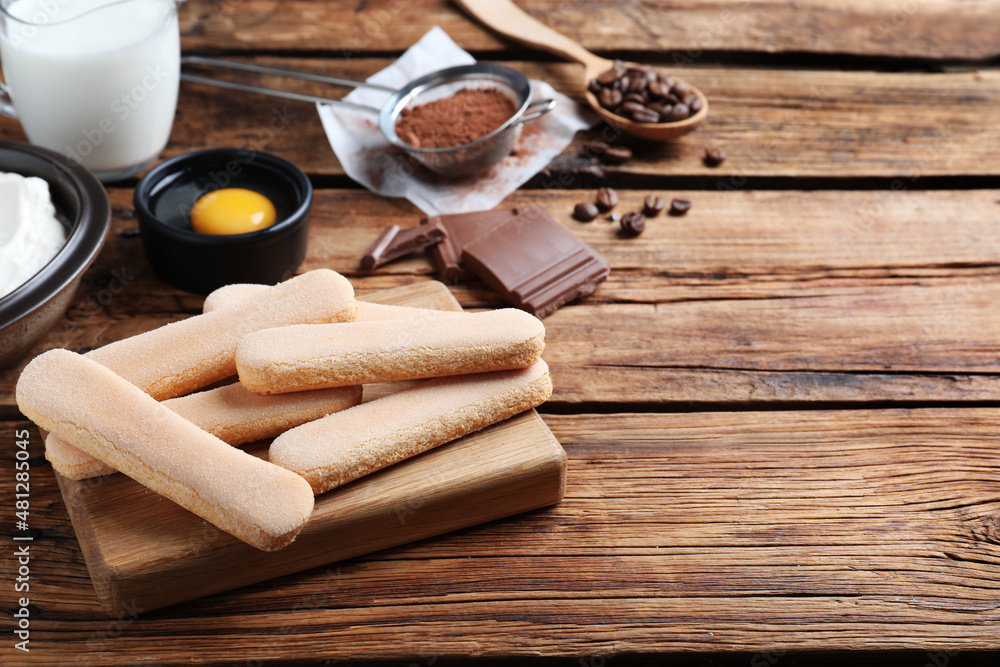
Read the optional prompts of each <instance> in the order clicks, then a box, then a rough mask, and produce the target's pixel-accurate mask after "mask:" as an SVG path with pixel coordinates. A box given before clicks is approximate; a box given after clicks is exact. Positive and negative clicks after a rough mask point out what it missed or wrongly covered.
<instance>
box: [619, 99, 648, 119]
mask: <svg viewBox="0 0 1000 667" xmlns="http://www.w3.org/2000/svg"><path fill="white" fill-rule="evenodd" d="M636 111H649V109H647V108H646V107H644V106H643V105H642V104H637V103H635V102H624V103H623V104H622V105H621V106H620V107H618V112H619V113H620V114H622V115H625V116H631V115H632V114H634V113H635V112H636Z"/></svg>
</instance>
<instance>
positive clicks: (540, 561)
mask: <svg viewBox="0 0 1000 667" xmlns="http://www.w3.org/2000/svg"><path fill="white" fill-rule="evenodd" d="M545 419H546V422H547V423H548V425H549V427H550V428H551V429H552V431H553V433H554V435H555V436H556V437H557V438H558V439H559V440H560V441H561V442H562V443H563V444H564V446H565V448H566V450H567V452H568V453H569V457H570V458H569V473H568V483H567V490H566V497H565V499H564V500H563V502H562V503H560V504H559V505H557V506H556V507H554V508H549V509H545V510H540V511H537V512H533V513H531V514H528V515H525V516H523V517H520V518H518V519H517V520H512V521H503V522H497V523H493V524H487V525H484V526H480V527H477V528H473V529H469V530H465V531H461V532H459V533H454V534H451V535H449V536H447V537H444V538H438V539H434V540H429V541H424V542H420V543H416V544H413V545H408V546H404V547H398V548H395V549H390V550H387V551H383V552H380V553H379V554H376V555H374V556H372V557H369V558H362V559H356V560H353V561H348V562H345V563H343V564H341V565H340V566H339V567H332V568H319V569H315V570H311V571H309V572H306V573H302V574H299V575H295V576H290V577H285V578H282V579H280V580H277V581H275V582H271V583H268V584H260V585H255V586H250V587H247V588H244V589H241V590H239V591H235V592H232V593H229V594H223V595H218V596H213V597H211V598H207V599H205V600H202V601H199V602H195V603H188V604H183V605H179V606H176V607H173V608H171V609H165V610H161V611H159V612H153V613H148V614H142V615H139V616H130V615H127V614H126V615H124V616H123V617H122V619H120V620H119V621H115V622H112V623H111V624H109V623H108V620H107V618H106V617H104V616H103V612H102V611H101V610H100V608H99V606H98V603H97V601H96V599H95V598H94V596H93V591H92V589H91V588H90V583H89V580H88V579H87V577H86V574H85V571H84V569H83V564H82V562H81V560H80V557H79V554H78V553H77V552H76V547H75V543H74V541H73V539H72V536H71V534H69V533H68V518H67V516H66V514H65V510H64V509H63V508H62V506H61V502H60V500H59V496H58V490H57V488H56V484H55V481H54V479H53V474H52V473H51V471H50V469H49V468H48V467H47V466H46V465H44V464H42V463H39V465H38V466H36V467H35V468H33V469H32V482H33V484H32V494H33V495H32V507H33V508H36V507H37V508H39V511H40V513H41V515H40V516H38V517H37V518H34V519H33V527H34V528H35V529H36V530H37V531H38V532H37V533H36V541H35V542H34V543H33V544H32V550H33V551H32V554H33V560H32V567H33V570H32V572H33V578H32V595H33V603H34V604H36V605H37V608H36V610H35V612H36V613H35V620H34V624H33V625H32V627H33V630H34V634H33V635H32V639H33V642H37V644H35V643H33V644H32V648H33V651H32V654H31V656H30V659H31V660H32V661H38V662H40V663H41V662H44V663H45V664H54V663H56V662H59V661H60V659H61V660H62V661H63V662H65V661H66V660H67V659H69V658H71V657H72V656H73V655H75V654H77V653H78V652H80V651H87V654H88V658H89V660H91V661H92V664H131V661H134V660H137V659H138V658H139V657H141V658H142V659H143V660H145V661H146V662H155V663H174V662H178V663H179V662H184V661H187V660H194V659H197V660H198V661H201V662H203V663H205V664H223V663H225V664H231V663H232V662H233V661H234V660H244V659H261V660H267V659H279V658H280V659H286V660H288V659H319V658H320V657H322V658H323V659H326V660H341V659H343V660H349V659H361V658H364V659H368V660H379V659H381V660H400V661H405V660H407V659H412V657H413V656H414V655H433V656H438V657H448V656H452V657H455V656H460V655H468V654H470V653H473V652H474V653H475V654H476V655H478V656H480V657H483V658H507V659H513V658H514V657H516V656H528V655H542V656H554V655H563V656H574V657H584V656H593V655H605V656H606V657H611V656H613V655H614V654H623V653H629V652H643V653H645V652H652V651H678V650H704V651H720V650H722V651H732V650H746V651H756V650H769V649H773V650H795V649H798V650H816V649H827V650H829V649H863V648H866V649H886V648H899V649H902V648H908V649H919V650H924V651H928V650H951V649H957V648H964V649H973V648H979V649H994V650H995V649H998V648H1000V644H998V637H1000V606H998V605H997V602H996V598H997V591H998V590H1000V528H998V525H1000V524H998V521H1000V494H998V493H997V489H996V484H995V479H996V476H997V472H998V468H1000V454H998V452H997V449H996V447H995V430H996V423H997V421H998V419H1000V410H996V409H923V410H885V411H873V410H858V411H804V412H768V413H760V412H756V413H755V412H747V413H701V414H623V415H587V414H582V415H571V416H555V415H549V416H547V417H546V418H545ZM23 426H25V424H24V423H20V422H4V423H3V424H2V427H0V443H2V444H0V448H2V451H3V452H4V455H5V457H9V456H10V455H11V453H12V447H13V436H12V429H14V428H17V427H23ZM31 449H32V452H33V453H34V454H35V455H36V457H38V456H39V455H40V453H41V443H40V442H38V441H36V440H34V439H33V442H32V444H31ZM36 460H39V459H37V458H36ZM3 484H4V485H5V486H9V485H10V484H11V480H9V479H7V480H5V481H4V482H3ZM36 484H37V486H36ZM8 491H9V489H8ZM417 511H418V512H419V509H418V510H417ZM33 516H34V515H33ZM10 561H11V559H5V561H4V563H5V565H4V567H5V568H8V569H9V567H10V565H9V563H10ZM36 587H37V588H36ZM116 624H117V625H116ZM234 632H235V633H238V635H239V638H238V641H235V640H234V641H225V640H224V639H223V638H224V637H226V636H228V635H229V634H231V633H234ZM119 635H120V636H119ZM921 664H922V663H921Z"/></svg>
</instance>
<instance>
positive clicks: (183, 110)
mask: <svg viewBox="0 0 1000 667" xmlns="http://www.w3.org/2000/svg"><path fill="white" fill-rule="evenodd" d="M248 60H252V61H253V62H258V63H261V64H266V65H271V66H278V67H286V68H292V69H300V70H304V71H312V72H318V73H323V74H332V75H341V76H347V77H349V78H365V77H366V76H369V75H371V74H372V73H374V72H376V71H378V70H380V69H382V68H383V67H385V66H387V65H388V64H389V62H390V60H388V59H379V58H376V59H367V58H365V59H352V60H347V61H337V60H321V59H298V58H273V57H260V58H252V59H248ZM504 64H507V65H510V66H512V67H514V68H515V69H519V70H521V71H523V72H524V73H525V74H527V75H529V76H530V77H532V78H537V79H542V80H546V81H548V82H549V83H551V84H552V85H553V86H554V87H555V88H556V89H557V90H559V91H562V92H564V93H566V94H568V95H570V96H572V97H574V98H575V99H577V100H578V101H581V102H582V100H583V89H582V82H581V81H580V71H581V70H580V68H579V66H577V65H568V64H562V63H524V62H509V61H506V62H504ZM681 73H682V75H683V77H684V78H685V79H687V80H689V81H690V82H691V83H693V84H694V85H696V86H698V87H699V88H700V89H701V90H702V91H704V92H705V94H706V95H708V97H709V99H710V100H711V112H710V115H709V118H708V120H707V121H706V123H705V124H704V125H703V127H701V128H700V129H699V130H698V131H696V132H693V133H692V134H690V135H686V136H684V137H681V138H679V139H677V140H676V141H673V142H667V143H661V144H656V143H651V142H646V141H641V140H634V139H627V138H618V137H616V135H615V133H614V132H611V131H610V129H606V126H604V127H599V128H598V129H596V130H594V131H589V132H581V133H579V134H578V135H577V137H576V141H575V142H574V143H573V144H572V145H571V146H570V147H568V148H567V149H566V150H565V151H564V152H563V153H562V154H561V155H560V156H558V157H557V158H556V159H555V161H554V162H553V163H552V164H551V165H550V167H549V171H548V173H543V174H541V175H539V176H538V177H537V178H536V179H535V182H534V185H535V187H538V188H542V189H546V188H559V189H566V188H572V187H583V186H584V184H585V183H586V181H584V180H582V179H583V178H584V177H585V176H586V177H587V178H588V179H589V180H590V181H593V180H594V179H595V178H596V179H605V180H606V181H607V182H609V183H611V184H618V185H623V186H624V185H627V184H628V183H629V182H630V179H632V178H634V177H637V176H641V177H642V178H643V179H644V180H645V181H652V182H653V183H657V182H659V183H662V184H663V187H668V185H667V184H668V183H669V178H670V177H672V176H693V177H701V178H707V179H709V182H710V185H709V187H710V189H716V190H720V189H721V190H733V189H737V190H738V189H741V188H743V187H744V186H745V183H746V179H747V178H750V177H771V178H774V177H787V178H821V177H828V178H845V179H854V178H861V177H880V178H890V179H897V178H898V179H899V184H898V185H895V186H894V187H897V188H913V187H920V182H921V179H922V178H927V177H934V176H991V175H997V174H1000V164H998V162H997V160H995V159H994V156H993V152H992V148H993V146H995V145H997V143H998V142H1000V129H998V128H1000V72H997V71H996V70H992V69H984V70H982V71H967V72H949V73H937V74H927V73H894V72H871V71H853V72H837V71H818V70H795V69H749V68H739V67H725V68H719V67H687V68H684V69H683V71H682V72H681ZM232 78H233V79H234V80H246V81H249V80H250V79H247V78H246V77H242V76H234V77H232ZM259 82H260V83H261V84H262V85H265V86H269V87H274V86H280V85H288V84H287V82H283V81H281V80H279V79H277V78H275V77H262V78H261V79H259ZM293 88H294V89H295V90H301V91H302V92H308V93H311V94H316V95H327V96H330V95H333V96H334V97H339V96H340V95H341V94H342V93H341V91H339V90H336V89H331V88H330V87H329V86H323V85H320V84H305V85H294V86H293ZM876 119H877V120H876ZM600 136H604V137H605V138H608V139H610V140H611V141H612V142H621V143H623V144H627V145H629V146H631V147H632V149H633V150H634V151H635V153H636V157H635V158H634V159H633V160H631V161H629V162H628V163H626V164H625V165H622V166H620V167H608V166H606V165H603V164H602V163H601V161H600V160H599V159H598V157H597V156H595V155H594V154H593V153H592V152H591V151H589V150H587V149H585V147H584V146H585V144H586V143H587V142H588V141H590V140H591V139H593V138H597V137H600ZM23 138H24V135H23V133H22V132H21V129H20V126H19V125H18V124H17V121H15V120H13V119H9V118H0V139H12V140H23ZM707 145H715V146H719V147H721V148H723V149H724V150H725V152H726V154H727V158H726V161H725V162H724V163H723V164H722V166H720V167H717V168H713V167H708V166H706V165H705V164H704V163H703V162H702V157H703V155H704V151H705V147H706V146H707ZM226 146H229V147H239V148H253V149H258V150H266V151H268V152H271V153H275V154H277V155H280V156H282V157H285V158H287V159H289V160H291V161H292V162H294V163H295V164H297V165H299V166H300V167H302V168H303V169H304V170H305V171H306V172H308V173H309V174H311V175H315V176H335V177H344V171H343V167H342V166H341V165H340V163H339V162H338V161H337V158H336V157H335V156H334V154H333V150H332V149H331V148H330V144H329V141H328V140H327V138H326V135H325V134H324V133H323V128H322V125H321V124H320V121H319V116H318V114H317V113H316V109H315V107H314V106H313V105H311V104H305V103H300V102H286V101H283V100H275V99H273V98H268V97H262V96H259V95H251V94H234V93H232V92H231V91H223V90H219V89H215V88H210V87H207V86H203V85H196V84H184V85H183V86H182V89H181V104H180V106H179V108H178V112H177V115H176V119H175V122H174V127H173V131H172V133H171V140H170V144H169V145H168V146H167V148H166V150H165V151H164V153H163V157H172V156H175V155H179V154H181V153H185V152H188V151H192V150H199V149H203V148H217V147H226Z"/></svg>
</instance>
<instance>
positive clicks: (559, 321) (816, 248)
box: [0, 189, 1000, 414]
mask: <svg viewBox="0 0 1000 667" xmlns="http://www.w3.org/2000/svg"><path fill="white" fill-rule="evenodd" d="M648 193H649V191H645V190H639V191H631V192H629V191H623V192H622V203H621V204H619V207H620V208H621V209H622V210H627V209H628V208H629V207H636V206H638V205H639V203H640V202H641V200H642V198H643V197H644V196H645V195H646V194H648ZM660 194H663V195H664V196H666V197H668V198H669V197H671V196H674V195H677V194H683V196H686V197H689V198H690V199H691V200H692V201H693V202H694V205H693V207H692V209H691V211H690V212H689V213H688V214H687V215H686V216H684V217H669V216H663V217H660V218H657V219H653V220H651V221H650V223H649V225H648V228H647V230H646V232H645V233H644V234H643V235H642V236H640V237H639V238H637V239H631V240H630V239H623V238H620V237H618V236H617V234H616V233H615V226H614V225H612V224H610V223H608V222H605V221H600V220H598V221H595V222H592V223H579V222H576V221H574V220H572V219H571V218H570V211H571V210H572V208H573V205H574V204H575V203H576V202H578V201H581V200H583V199H586V198H589V197H592V196H593V192H592V191H569V192H556V191H552V192H548V193H546V194H545V195H544V196H539V195H538V194H537V193H532V192H522V193H519V194H517V195H515V196H513V197H511V198H510V199H509V200H508V201H509V203H510V204H512V205H518V204H522V205H523V204H531V203H542V204H544V205H545V206H546V207H547V208H548V209H549V210H550V211H551V212H552V213H553V214H554V215H555V217H556V219H558V220H560V221H561V222H563V223H564V224H565V225H567V227H568V228H569V229H570V230H571V231H573V232H574V233H575V234H577V235H578V236H579V237H580V238H581V239H583V240H584V241H586V242H587V243H589V244H591V245H592V246H593V247H595V248H596V249H597V250H598V251H599V252H601V253H602V254H604V255H605V256H606V257H607V258H608V259H609V261H610V263H611V265H612V273H611V276H610V278H609V279H608V281H607V282H605V283H603V284H601V285H600V286H599V288H598V289H597V291H596V292H595V293H594V294H593V295H592V296H590V297H588V298H587V299H585V300H583V301H581V302H578V303H577V304H573V305H571V306H568V307H565V308H563V309H561V310H560V311H558V312H557V313H555V314H554V315H552V316H550V317H548V318H546V320H545V323H546V328H547V349H546V353H545V358H546V359H547V360H548V361H549V363H550V364H551V365H552V367H553V378H554V382H555V394H554V396H553V399H552V401H551V403H550V405H557V404H560V403H589V402H603V401H607V402H609V403H614V404H622V403H631V404H636V403H640V404H641V403H658V404H687V403H690V402H697V403H722V404H730V403H735V404H754V403H797V402H803V403H816V402H842V401H851V402H854V401H872V400H875V401H906V402H920V401H995V400H996V399H997V396H998V391H997V390H998V386H997V382H998V377H997V373H998V372H1000V367H998V363H1000V362H998V361H997V360H998V358H1000V355H998V354H997V341H998V340H1000V319H998V318H997V314H996V308H995V303H996V302H997V300H998V299H1000V269H998V267H1000V240H998V238H997V236H996V234H995V233H994V229H993V228H994V226H995V219H996V215H997V213H998V212H1000V205H998V203H997V202H998V201H1000V191H996V190H981V191H961V192H948V191H944V192H940V191H932V192H906V191H900V192H897V193H891V192H863V191H859V192H843V191H837V192H790V191H777V192H765V191H757V192H752V191H751V192H688V193H677V192H669V191H662V192H660ZM130 197H131V194H130V191H128V190H120V189H113V190H112V199H113V202H114V209H115V211H116V213H115V218H114V229H113V231H112V235H111V237H110V238H109V241H108V243H107V245H106V246H105V249H104V251H103V252H102V255H101V257H100V259H99V260H98V261H97V262H96V263H95V265H94V266H93V267H92V268H91V270H90V271H89V272H88V274H87V276H86V279H85V280H84V285H83V287H82V289H81V291H80V293H79V295H78V296H77V298H76V300H75V301H74V304H73V306H72V307H71V308H70V310H69V311H68V313H67V315H66V316H65V317H64V318H63V320H61V321H60V323H59V324H58V325H57V327H56V329H55V330H54V331H53V332H52V333H51V334H50V335H49V336H48V338H47V339H46V340H45V341H43V343H41V344H40V345H39V346H38V347H37V348H36V349H35V350H33V351H32V352H31V354H32V355H34V354H37V353H39V352H41V351H43V350H45V349H48V348H51V347H55V346H62V347H69V348H71V349H77V350H84V349H90V348H94V347H99V346H100V345H103V344H105V343H108V342H110V341H113V340H118V339H120V338H124V337H126V336H129V335H133V334H135V333H139V332H141V331H146V330H148V329H151V328H153V327H155V326H160V325H162V324H165V323H167V322H170V321H174V320H177V319H181V318H183V317H187V316H189V315H191V314H194V313H197V312H199V311H200V309H201V302H202V299H201V297H198V296H196V295H192V294H186V293H183V292H179V291H177V290H174V289H172V288H170V287H169V286H167V285H165V284H164V283H163V282H162V281H160V280H159V279H158V278H156V276H155V275H154V274H153V273H152V271H151V269H150V268H149V266H148V264H147V263H146V261H145V257H144V255H143V253H142V249H141V241H140V239H138V238H134V237H130V238H123V237H121V236H120V232H121V231H123V230H126V229H132V228H134V227H135V221H134V219H132V218H131V217H129V216H131V208H130V206H131V204H130ZM418 219H419V213H418V212H417V211H416V210H415V209H414V207H413V206H411V205H410V204H409V203H407V202H402V201H387V200H384V199H381V198H379V197H376V196H374V195H370V194H367V193H362V192H357V191H343V190H321V191H318V192H317V200H316V204H315V207H314V212H313V227H312V230H311V238H310V246H309V254H308V258H307V261H306V263H305V265H304V266H303V269H304V270H306V269H314V268H319V267H328V268H332V269H334V270H337V271H340V272H342V273H344V274H345V275H347V276H349V277H350V279H351V281H352V283H353V284H354V285H355V287H356V289H357V290H358V292H359V293H361V294H364V293H369V292H372V291H375V290H379V289H386V288H391V287H396V286H399V285H407V284H413V283H415V282H421V281H426V280H431V279H433V278H434V277H435V274H434V269H433V266H432V264H431V263H430V261H429V260H428V258H427V257H426V256H425V255H419V254H418V255H415V256H413V257H412V258H407V259H403V260H399V261H397V262H394V263H391V264H389V265H387V266H385V267H383V268H381V269H379V270H378V271H375V272H372V273H364V272H361V271H359V269H358V267H357V262H358V260H359V258H360V257H361V255H362V253H363V252H364V250H365V248H366V247H367V246H368V245H369V244H370V243H371V242H372V240H373V239H374V238H375V237H376V236H377V234H378V232H379V231H380V230H381V229H383V228H384V227H386V226H387V225H390V224H399V225H401V226H403V227H407V226H411V225H415V224H417V220H418ZM116 275H117V276H122V277H125V278H126V279H127V280H126V281H125V282H126V284H125V287H124V288H122V289H120V290H119V291H118V293H112V292H111V290H110V289H109V287H108V281H109V280H110V279H111V278H112V277H113V276H116ZM113 286H116V285H113ZM452 290H453V292H454V294H455V295H456V297H457V298H458V299H459V301H460V302H461V303H462V304H463V305H464V306H465V307H471V308H478V307H498V306H500V305H502V303H501V302H500V301H499V300H498V298H497V297H496V295H494V294H492V293H491V292H490V291H489V290H488V289H487V288H486V287H485V286H484V285H482V284H473V285H468V286H453V287H452ZM609 317H610V318H612V319H610V320H609ZM616 318H617V319H616ZM611 321H620V322H622V323H623V324H622V325H619V326H616V327H613V328H610V327H609V326H608V324H607V323H608V322H611ZM24 363H26V361H25V362H24ZM18 372H19V367H16V368H13V369H9V370H6V371H2V372H0V406H6V410H7V411H8V412H7V413H8V414H11V413H12V412H13V405H14V404H13V388H14V382H15V381H16V378H17V374H18Z"/></svg>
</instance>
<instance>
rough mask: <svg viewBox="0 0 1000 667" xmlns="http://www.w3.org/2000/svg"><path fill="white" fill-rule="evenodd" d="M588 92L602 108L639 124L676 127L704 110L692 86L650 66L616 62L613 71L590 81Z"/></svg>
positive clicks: (603, 73)
mask: <svg viewBox="0 0 1000 667" xmlns="http://www.w3.org/2000/svg"><path fill="white" fill-rule="evenodd" d="M587 89H588V90H589V91H590V92H591V93H593V94H594V96H595V97H596V98H597V101H598V102H600V104H601V106H602V107H604V108H605V109H607V110H608V111H611V112H612V113H615V114H617V115H619V116H622V117H624V118H630V119H632V120H634V121H636V122H637V123H676V122H677V121H681V120H684V119H685V118H689V117H691V116H693V115H694V114H696V113H698V112H699V111H701V108H702V101H701V98H700V97H698V95H697V93H695V92H694V90H692V89H691V86H689V85H687V84H686V83H684V82H683V81H675V80H674V78H673V77H672V76H670V75H669V74H666V73H664V72H657V71H656V70H655V69H654V68H653V67H652V66H651V65H635V64H625V63H623V62H622V61H620V60H616V61H615V63H614V66H613V67H612V68H611V69H609V70H607V71H606V72H602V73H601V74H600V75H598V76H597V78H595V79H591V80H590V83H589V84H588V85H587Z"/></svg>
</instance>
